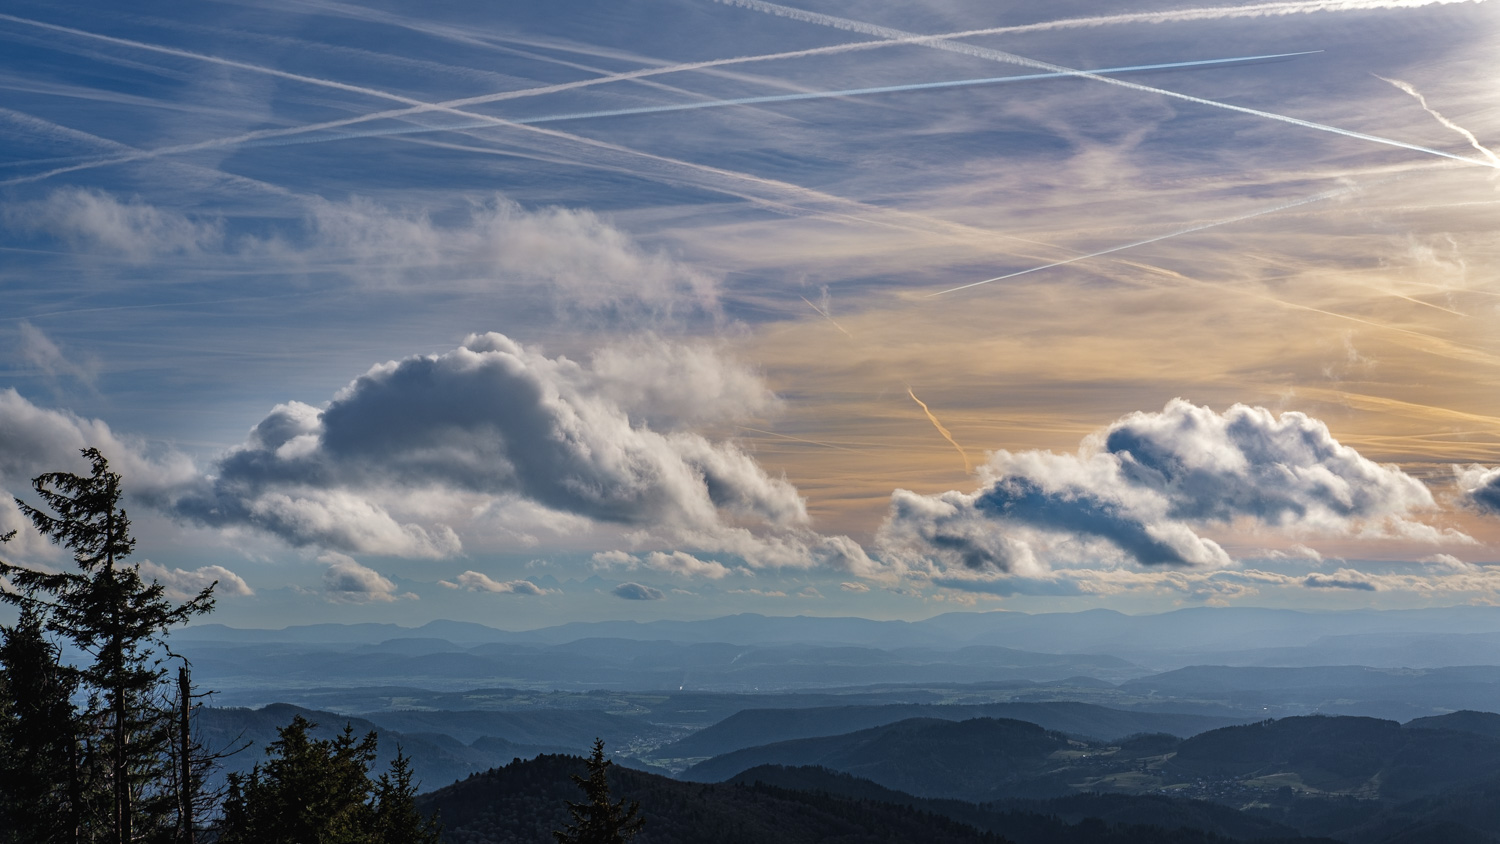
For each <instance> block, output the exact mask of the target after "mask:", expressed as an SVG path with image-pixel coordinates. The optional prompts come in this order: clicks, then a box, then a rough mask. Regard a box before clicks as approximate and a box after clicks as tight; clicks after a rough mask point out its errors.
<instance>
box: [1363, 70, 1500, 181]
mask: <svg viewBox="0 0 1500 844" xmlns="http://www.w3.org/2000/svg"><path fill="white" fill-rule="evenodd" d="M1374 76H1375V78H1376V79H1379V80H1381V81H1382V82H1389V83H1391V84H1392V85H1394V86H1396V87H1397V88H1398V89H1400V90H1402V91H1405V92H1406V93H1408V94H1410V95H1412V96H1413V97H1416V98H1417V102H1419V103H1421V104H1422V110H1423V111H1425V112H1427V113H1428V114H1430V115H1432V116H1433V117H1434V118H1435V119H1436V120H1437V122H1439V123H1441V124H1443V125H1444V126H1447V127H1448V128H1449V129H1452V130H1453V131H1455V132H1457V133H1458V134H1460V135H1462V136H1463V137H1464V140H1466V141H1468V142H1469V146H1471V147H1473V148H1474V149H1477V150H1479V151H1480V152H1481V153H1483V154H1484V157H1485V158H1488V159H1489V160H1490V161H1492V162H1494V163H1495V164H1496V165H1500V156H1497V155H1495V153H1494V151H1493V150H1491V149H1490V148H1489V147H1487V146H1485V145H1484V144H1481V143H1480V142H1479V139H1478V138H1476V137H1474V133H1473V132H1470V131H1469V130H1468V129H1465V128H1464V127H1462V126H1460V125H1458V124H1457V123H1454V122H1453V121H1452V120H1449V119H1448V118H1447V117H1445V116H1444V115H1443V113H1442V112H1440V111H1438V110H1437V109H1435V108H1433V107H1432V106H1430V105H1428V104H1427V98H1426V97H1424V96H1422V92H1421V91H1418V90H1417V89H1416V88H1415V87H1414V86H1413V85H1412V84H1411V83H1409V82H1402V81H1401V80H1400V79H1386V78H1385V77H1384V76H1381V75H1380V74H1378V73H1377V74H1374Z"/></svg>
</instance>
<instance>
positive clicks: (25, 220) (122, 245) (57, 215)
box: [5, 188, 224, 262]
mask: <svg viewBox="0 0 1500 844" xmlns="http://www.w3.org/2000/svg"><path fill="white" fill-rule="evenodd" d="M5 221H6V223H7V224H8V225H9V226H10V227H11V228H13V229H18V230H20V231H28V232H33V233H39V234H46V235H50V236H52V237H57V238H59V239H62V240H65V241H68V242H70V243H73V244H75V245H77V246H80V247H83V248H85V249H89V250H97V251H101V252H109V253H113V254H117V255H120V256H123V257H125V258H127V259H129V260H131V261H137V262H139V261H146V260H149V259H151V258H157V257H161V256H168V255H192V254H198V253H201V252H204V251H208V250H213V249H217V248H219V247H220V246H221V245H222V243H223V240H224V227H223V223H222V221H220V220H215V219H207V220H204V219H196V218H193V217H189V216H187V215H185V214H182V213H180V212H177V211H170V210H163V209H161V208H157V207H155V206H153V205H148V204H146V203H144V202H141V201H140V200H138V199H133V200H128V201H124V202H122V201H120V200H119V199H117V198H115V197H114V196H113V195H111V194H108V193H105V192H103V191H99V190H93V189H86V188H63V189H60V190H57V191H54V192H53V193H52V194H51V195H50V196H48V197H47V198H46V199H41V200H36V201H32V202H21V203H16V204H14V205H10V206H7V208H6V210H5Z"/></svg>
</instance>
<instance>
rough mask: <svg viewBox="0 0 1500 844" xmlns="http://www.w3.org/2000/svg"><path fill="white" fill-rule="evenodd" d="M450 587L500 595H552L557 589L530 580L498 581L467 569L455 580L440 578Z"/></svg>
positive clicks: (442, 583)
mask: <svg viewBox="0 0 1500 844" xmlns="http://www.w3.org/2000/svg"><path fill="white" fill-rule="evenodd" d="M438 583H439V584H440V585H442V586H446V587H448V588H449V589H466V590H468V591H470V592H493V593H495V594H500V595H550V594H552V593H553V592H555V591H557V590H555V589H543V588H542V587H540V586H538V585H536V584H535V583H532V582H531V581H529V580H507V581H503V582H502V581H498V580H495V579H494V578H492V577H490V576H489V575H487V574H484V573H483V572H477V571H466V572H464V573H463V574H461V575H459V576H458V577H455V578H453V580H451V581H449V580H439V581H438Z"/></svg>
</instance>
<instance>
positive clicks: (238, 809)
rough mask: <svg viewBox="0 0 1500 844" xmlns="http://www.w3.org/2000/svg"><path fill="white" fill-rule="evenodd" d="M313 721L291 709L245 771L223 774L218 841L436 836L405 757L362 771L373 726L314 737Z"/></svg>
mask: <svg viewBox="0 0 1500 844" xmlns="http://www.w3.org/2000/svg"><path fill="white" fill-rule="evenodd" d="M316 726H317V725H316V724H314V723H312V722H310V721H308V720H307V719H306V718H303V717H302V716H301V715H298V716H296V717H294V718H293V719H292V722H291V723H290V724H288V725H287V726H285V727H278V728H277V733H278V734H279V737H278V738H277V740H276V741H274V742H272V743H271V745H270V746H269V747H267V748H266V754H267V755H268V756H269V757H270V759H269V761H267V762H266V764H265V765H264V766H261V765H256V766H255V768H254V769H252V770H251V771H250V773H249V774H247V775H237V774H231V775H230V776H229V794H228V797H227V798H226V799H225V801H224V814H223V818H222V820H221V821H220V824H219V829H218V839H217V841H218V844H437V841H438V830H437V826H436V824H435V823H433V822H432V821H429V820H427V819H425V818H423V817H422V815H421V813H419V812H418V811H417V807H416V801H415V800H414V799H413V798H414V797H415V796H416V786H415V785H413V783H412V778H411V765H410V760H409V759H407V758H406V757H405V756H404V755H402V754H401V753H399V752H398V753H397V754H396V759H395V761H394V762H393V763H392V764H391V770H390V771H389V772H388V773H386V774H382V775H381V777H380V778H379V780H378V781H375V782H372V781H371V780H370V779H369V770H370V764H371V763H372V762H373V761H374V759H375V749H376V737H375V734H374V733H370V734H368V735H366V736H365V737H364V738H363V739H360V740H356V739H355V737H354V730H353V728H351V727H348V726H346V727H345V728H344V731H343V732H342V733H341V734H339V735H338V736H337V737H335V738H332V739H314V738H311V737H310V736H309V735H308V731H309V730H311V729H313V728H314V727H316Z"/></svg>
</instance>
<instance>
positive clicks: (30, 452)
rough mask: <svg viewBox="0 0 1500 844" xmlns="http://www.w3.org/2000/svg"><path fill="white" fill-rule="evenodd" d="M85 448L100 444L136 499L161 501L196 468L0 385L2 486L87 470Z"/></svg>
mask: <svg viewBox="0 0 1500 844" xmlns="http://www.w3.org/2000/svg"><path fill="white" fill-rule="evenodd" d="M89 447H93V448H97V449H99V451H100V452H101V453H102V454H103V455H104V456H105V457H106V458H107V459H108V460H109V462H110V468H111V469H113V470H114V471H117V472H119V473H120V474H121V475H123V476H124V478H125V492H126V494H127V495H131V496H133V497H135V498H136V499H138V500H144V501H148V502H157V501H160V500H162V499H163V498H164V497H165V496H167V495H168V494H170V493H171V491H172V490H175V489H178V488H180V487H182V486H183V485H185V484H187V483H189V482H190V481H191V480H192V478H193V477H194V475H195V474H196V472H197V470H196V469H195V467H194V466H193V463H192V461H191V460H190V459H188V457H187V456H186V455H183V454H180V453H176V452H170V451H165V452H164V451H153V450H151V449H148V448H147V447H146V446H145V445H144V444H143V443H140V442H139V441H136V440H133V439H130V438H128V437H120V436H116V435H115V433H114V432H113V431H111V430H110V427H109V426H108V425H106V424H105V423H104V422H102V421H100V420H98V419H85V418H83V417H81V416H78V415H76V414H73V413H69V412H68V411H64V410H50V409H47V408H43V407H38V406H37V405H35V404H33V403H32V402H30V401H28V400H27V399H26V398H24V397H23V396H22V395H21V394H20V393H18V392H16V391H15V390H14V389H6V390H0V486H4V487H6V488H9V489H12V490H22V489H29V488H30V481H31V479H32V478H33V477H36V476H37V475H39V474H41V473H43V472H53V471H71V472H87V471H88V463H87V462H86V461H85V460H84V459H83V458H82V457H81V456H80V454H79V452H81V451H82V450H83V449H85V448H89Z"/></svg>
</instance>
